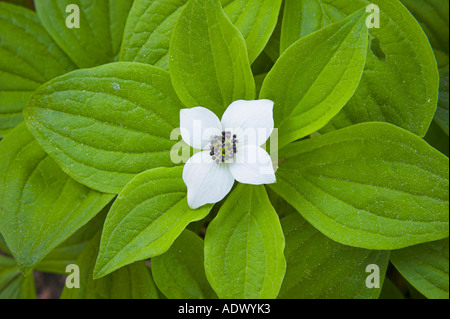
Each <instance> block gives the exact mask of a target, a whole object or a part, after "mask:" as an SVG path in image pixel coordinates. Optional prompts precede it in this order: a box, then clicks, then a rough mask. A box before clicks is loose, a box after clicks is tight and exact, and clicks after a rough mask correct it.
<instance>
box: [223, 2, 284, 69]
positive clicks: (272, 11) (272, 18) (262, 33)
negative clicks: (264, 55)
mask: <svg viewBox="0 0 450 319" xmlns="http://www.w3.org/2000/svg"><path fill="white" fill-rule="evenodd" d="M281 2H282V1H281V0H222V6H223V9H224V11H225V14H226V15H227V16H228V18H229V19H230V20H231V22H233V24H234V25H235V26H236V27H237V28H238V29H239V31H240V32H241V33H242V35H243V36H244V38H245V42H246V45H247V51H248V57H249V60H250V63H252V62H253V61H255V60H256V58H257V57H258V56H259V54H260V53H261V52H262V51H263V49H264V47H265V46H266V44H267V43H268V41H269V38H270V36H271V35H272V32H273V31H274V29H275V26H276V25H277V20H278V14H279V12H280V7H281Z"/></svg>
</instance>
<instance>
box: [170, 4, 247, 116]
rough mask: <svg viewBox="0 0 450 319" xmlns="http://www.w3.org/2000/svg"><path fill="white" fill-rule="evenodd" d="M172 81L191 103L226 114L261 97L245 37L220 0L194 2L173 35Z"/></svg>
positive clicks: (219, 114) (178, 91)
mask: <svg viewBox="0 0 450 319" xmlns="http://www.w3.org/2000/svg"><path fill="white" fill-rule="evenodd" d="M169 69H170V75H171V77H172V83H173V86H174V88H175V91H176V92H177V94H178V96H179V98H180V100H181V101H182V102H183V103H184V104H185V106H187V107H195V106H203V107H206V108H208V109H209V110H211V111H213V112H214V113H215V114H216V115H217V116H219V117H221V116H222V114H223V112H224V111H225V109H226V108H227V107H228V105H230V104H231V103H232V102H233V101H236V100H253V99H254V98H255V81H254V79H253V74H252V71H251V69H250V63H249V60H248V55H247V48H246V44H245V40H244V38H243V36H242V34H241V33H240V32H239V30H238V29H237V28H236V27H235V26H234V25H233V24H232V23H231V22H230V20H229V19H228V18H227V16H226V15H225V13H224V12H223V9H222V7H221V5H220V1H219V0H190V1H189V2H188V3H187V5H186V7H185V8H184V10H183V12H182V14H181V16H180V18H179V19H178V22H177V24H176V26H175V29H174V31H173V34H172V39H171V43H170V50H169Z"/></svg>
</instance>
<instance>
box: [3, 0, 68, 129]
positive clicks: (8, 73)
mask: <svg viewBox="0 0 450 319" xmlns="http://www.w3.org/2000/svg"><path fill="white" fill-rule="evenodd" d="M73 69H75V65H74V64H73V63H72V62H71V61H70V59H69V58H68V57H67V56H66V55H65V53H64V52H63V51H62V50H61V49H60V48H59V47H58V46H57V45H56V43H55V42H54V41H53V39H52V38H51V37H50V35H49V34H48V33H47V31H45V29H44V28H43V27H42V25H41V23H40V21H39V19H38V18H37V16H36V14H35V13H34V12H32V11H30V10H28V9H25V8H21V7H17V6H14V5H10V4H6V3H3V2H0V137H3V136H5V135H6V134H7V132H9V131H10V130H11V129H12V128H14V127H15V126H16V125H18V124H19V123H20V122H22V121H23V117H22V109H23V106H24V105H25V104H26V102H27V101H28V99H29V97H30V96H31V94H32V92H33V91H34V90H35V89H36V88H38V87H39V86H40V85H41V84H43V83H44V82H47V81H48V80H50V79H52V78H54V77H56V76H58V75H61V74H64V73H66V72H68V71H70V70H73Z"/></svg>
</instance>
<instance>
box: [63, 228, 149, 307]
mask: <svg viewBox="0 0 450 319" xmlns="http://www.w3.org/2000/svg"><path fill="white" fill-rule="evenodd" d="M99 241H100V232H98V233H97V235H96V236H95V237H94V238H93V239H91V241H90V242H89V244H88V245H87V246H86V248H85V249H84V250H83V252H82V253H81V254H80V256H79V257H78V258H77V260H76V262H75V265H77V266H78V267H79V268H78V269H79V279H80V287H79V288H68V287H67V286H66V287H64V290H63V292H62V294H61V299H158V291H157V289H156V286H155V283H154V282H153V278H152V276H151V273H150V269H149V268H148V267H147V265H146V264H145V262H144V261H139V262H136V263H133V264H131V265H128V266H126V267H123V268H122V269H119V270H117V271H115V272H114V273H112V274H110V275H109V276H106V277H104V278H101V279H97V280H94V279H93V277H92V275H93V270H94V265H95V259H96V257H97V255H98V246H99ZM75 271H76V270H75ZM68 279H69V278H68Z"/></svg>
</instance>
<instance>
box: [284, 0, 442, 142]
mask: <svg viewBox="0 0 450 319" xmlns="http://www.w3.org/2000/svg"><path fill="white" fill-rule="evenodd" d="M413 1H414V2H416V1H415V0H413ZM413 1H411V2H413ZM420 2H422V1H420ZM369 5H376V6H377V7H378V9H379V11H377V9H374V8H373V6H371V7H368V8H367V6H369ZM447 7H448V4H447ZM361 9H362V10H367V11H368V12H369V13H370V15H369V16H368V22H369V23H372V22H374V21H375V20H376V19H377V17H375V16H376V15H377V12H378V13H379V15H378V17H379V22H380V24H379V26H380V27H379V28H376V27H372V28H370V30H369V34H370V41H369V49H368V52H367V60H366V65H365V69H364V74H363V76H362V77H361V82H360V84H359V87H358V89H357V90H356V92H355V94H354V95H353V97H352V98H351V99H350V100H349V101H348V103H347V104H346V106H345V107H344V108H343V109H342V111H341V112H340V113H339V114H338V115H337V116H336V117H335V118H333V120H332V121H331V123H330V125H329V126H327V128H326V130H325V131H329V130H333V129H338V128H343V127H347V126H349V125H352V124H356V123H361V122H375V121H376V122H388V123H392V124H395V125H397V126H400V127H402V128H405V129H407V130H409V131H411V132H413V133H415V134H417V135H420V136H421V137H423V136H424V135H425V133H426V132H427V130H428V127H429V126H430V123H431V121H432V119H433V115H434V112H435V110H436V103H437V99H438V86H439V75H438V69H437V64H436V59H435V57H434V54H433V50H432V48H431V46H430V43H429V41H428V38H427V36H426V34H425V33H424V31H423V30H422V28H421V27H420V25H419V24H418V23H417V21H416V20H415V19H414V17H413V16H412V15H411V13H410V12H409V11H408V10H407V9H406V8H405V7H404V6H403V5H402V3H401V2H400V1H397V0H396V1H392V0H339V1H336V0H318V1H316V0H286V1H285V10H284V16H283V24H284V26H283V30H282V39H284V41H282V48H283V49H287V48H288V47H289V46H290V45H291V44H292V43H294V41H296V39H298V38H300V37H305V36H307V35H309V34H311V33H314V32H315V31H317V30H320V29H321V28H324V27H327V26H328V25H329V24H330V23H335V22H337V21H340V20H342V19H344V18H345V17H347V16H348V15H350V14H353V13H354V12H355V11H358V10H361ZM442 14H443V13H442ZM439 19H440V18H439ZM369 25H370V24H369ZM447 28H448V25H447ZM447 33H448V31H447Z"/></svg>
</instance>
